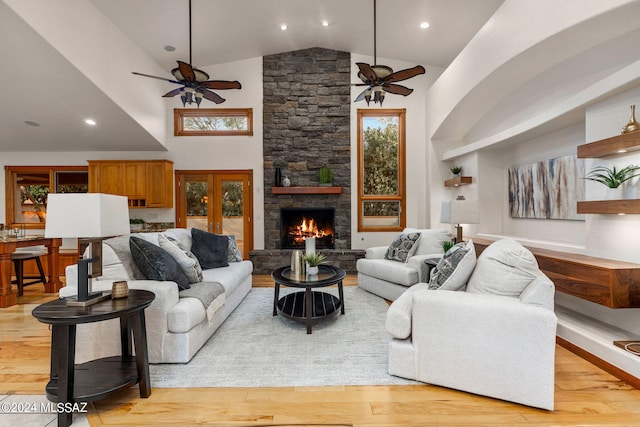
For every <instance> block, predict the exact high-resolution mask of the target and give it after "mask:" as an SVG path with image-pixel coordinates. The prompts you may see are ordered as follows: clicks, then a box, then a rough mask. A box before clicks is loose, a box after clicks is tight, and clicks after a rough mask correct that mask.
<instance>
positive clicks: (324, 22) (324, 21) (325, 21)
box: [322, 19, 329, 27]
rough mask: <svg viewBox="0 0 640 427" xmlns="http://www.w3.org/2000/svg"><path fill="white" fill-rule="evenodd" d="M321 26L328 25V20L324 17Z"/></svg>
mask: <svg viewBox="0 0 640 427" xmlns="http://www.w3.org/2000/svg"><path fill="white" fill-rule="evenodd" d="M322 26H323V27H328V26H329V21H327V20H326V19H323V20H322Z"/></svg>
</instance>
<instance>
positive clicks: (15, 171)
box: [5, 166, 89, 228]
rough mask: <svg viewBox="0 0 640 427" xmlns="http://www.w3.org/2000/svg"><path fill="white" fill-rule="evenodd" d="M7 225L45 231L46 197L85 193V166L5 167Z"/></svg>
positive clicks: (86, 187) (87, 177) (86, 180)
mask: <svg viewBox="0 0 640 427" xmlns="http://www.w3.org/2000/svg"><path fill="white" fill-rule="evenodd" d="M5 178H6V183H7V185H6V188H7V194H6V201H5V205H6V209H7V211H6V221H7V224H24V225H25V227H26V228H44V223H45V219H46V212H47V195H48V194H49V193H86V192H87V190H88V183H89V175H88V172H87V168H86V167H85V166H5Z"/></svg>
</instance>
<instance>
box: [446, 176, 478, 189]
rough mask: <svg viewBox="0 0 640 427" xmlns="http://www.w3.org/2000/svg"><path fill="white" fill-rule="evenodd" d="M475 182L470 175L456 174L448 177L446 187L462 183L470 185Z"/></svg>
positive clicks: (457, 185) (458, 185)
mask: <svg viewBox="0 0 640 427" xmlns="http://www.w3.org/2000/svg"><path fill="white" fill-rule="evenodd" d="M472 182H473V178H471V177H470V176H456V177H455V178H451V179H447V180H446V181H445V182H444V186H445V187H460V186H461V185H469V184H471V183H472Z"/></svg>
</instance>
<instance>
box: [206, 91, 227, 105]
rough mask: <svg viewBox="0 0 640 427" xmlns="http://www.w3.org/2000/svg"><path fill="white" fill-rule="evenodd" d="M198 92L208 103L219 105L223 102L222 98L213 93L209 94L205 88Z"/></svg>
mask: <svg viewBox="0 0 640 427" xmlns="http://www.w3.org/2000/svg"><path fill="white" fill-rule="evenodd" d="M200 90H201V91H202V96H203V97H204V99H208V100H209V101H211V102H215V103H216V104H221V103H223V102H224V101H225V99H224V98H223V97H221V96H220V95H218V94H217V93H215V92H211V91H210V90H207V89H205V88H201V89H200Z"/></svg>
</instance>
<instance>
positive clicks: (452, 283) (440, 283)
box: [429, 240, 476, 291]
mask: <svg viewBox="0 0 640 427" xmlns="http://www.w3.org/2000/svg"><path fill="white" fill-rule="evenodd" d="M475 266H476V250H475V247H474V245H473V242H472V241H471V240H469V241H468V242H460V243H458V244H456V245H453V246H452V247H451V248H450V249H449V250H448V251H447V252H446V253H445V254H444V255H442V258H440V261H438V264H437V265H436V266H435V267H434V268H433V270H431V279H430V280H429V289H441V290H446V291H457V290H459V289H462V288H463V287H465V286H466V285H467V282H468V281H469V277H471V273H473V269H474V268H475Z"/></svg>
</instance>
